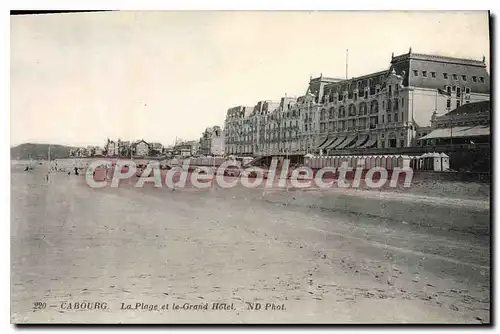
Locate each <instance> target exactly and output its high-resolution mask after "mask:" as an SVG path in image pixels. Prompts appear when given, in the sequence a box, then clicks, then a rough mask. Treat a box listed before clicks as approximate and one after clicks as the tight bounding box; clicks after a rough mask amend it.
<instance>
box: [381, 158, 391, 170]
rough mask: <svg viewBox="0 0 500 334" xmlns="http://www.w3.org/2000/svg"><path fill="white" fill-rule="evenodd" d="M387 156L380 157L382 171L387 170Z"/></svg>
mask: <svg viewBox="0 0 500 334" xmlns="http://www.w3.org/2000/svg"><path fill="white" fill-rule="evenodd" d="M388 157H389V156H387V155H382V156H380V165H379V166H380V167H382V168H384V169H387V159H388Z"/></svg>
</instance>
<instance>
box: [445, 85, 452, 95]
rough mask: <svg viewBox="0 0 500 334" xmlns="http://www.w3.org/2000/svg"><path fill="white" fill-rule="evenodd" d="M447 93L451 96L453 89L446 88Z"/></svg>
mask: <svg viewBox="0 0 500 334" xmlns="http://www.w3.org/2000/svg"><path fill="white" fill-rule="evenodd" d="M446 92H447V93H448V95H451V87H450V86H448V87H446Z"/></svg>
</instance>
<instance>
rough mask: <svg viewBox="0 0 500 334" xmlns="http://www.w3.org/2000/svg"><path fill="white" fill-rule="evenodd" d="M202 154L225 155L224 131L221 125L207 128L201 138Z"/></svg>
mask: <svg viewBox="0 0 500 334" xmlns="http://www.w3.org/2000/svg"><path fill="white" fill-rule="evenodd" d="M199 153H200V154H202V155H224V131H223V130H222V129H221V127H220V126H218V125H216V126H213V127H209V128H206V129H205V131H204V132H203V134H202V136H201V138H200V151H199Z"/></svg>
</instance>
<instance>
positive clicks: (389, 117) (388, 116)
mask: <svg viewBox="0 0 500 334" xmlns="http://www.w3.org/2000/svg"><path fill="white" fill-rule="evenodd" d="M390 122H391V114H388V115H387V123H390Z"/></svg>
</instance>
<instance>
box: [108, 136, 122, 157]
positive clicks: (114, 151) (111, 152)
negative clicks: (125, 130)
mask: <svg viewBox="0 0 500 334" xmlns="http://www.w3.org/2000/svg"><path fill="white" fill-rule="evenodd" d="M118 152H119V147H118V143H116V142H115V141H114V140H109V139H108V142H107V144H106V155H107V156H109V157H115V156H118Z"/></svg>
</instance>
